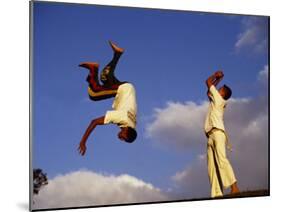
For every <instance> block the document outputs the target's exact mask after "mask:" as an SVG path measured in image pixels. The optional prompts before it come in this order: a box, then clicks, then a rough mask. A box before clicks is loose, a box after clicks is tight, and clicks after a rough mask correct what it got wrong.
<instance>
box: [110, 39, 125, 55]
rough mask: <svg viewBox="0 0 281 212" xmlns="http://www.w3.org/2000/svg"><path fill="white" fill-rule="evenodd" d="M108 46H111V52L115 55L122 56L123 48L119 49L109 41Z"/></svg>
mask: <svg viewBox="0 0 281 212" xmlns="http://www.w3.org/2000/svg"><path fill="white" fill-rule="evenodd" d="M109 45H110V46H111V48H112V50H113V51H114V52H116V53H119V54H122V53H123V52H124V49H123V48H120V47H118V46H116V45H115V44H114V43H112V42H111V41H109Z"/></svg>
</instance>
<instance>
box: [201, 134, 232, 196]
mask: <svg viewBox="0 0 281 212" xmlns="http://www.w3.org/2000/svg"><path fill="white" fill-rule="evenodd" d="M225 145H226V136H225V133H224V132H223V131H221V130H216V129H214V130H212V131H211V132H210V133H209V138H208V144H207V161H208V174H209V180H210V184H211V197H219V196H222V195H223V187H224V188H228V187H229V186H231V185H232V184H233V183H235V182H236V178H235V176H234V172H233V169H232V167H231V165H230V162H229V160H228V159H227V158H226V151H225Z"/></svg>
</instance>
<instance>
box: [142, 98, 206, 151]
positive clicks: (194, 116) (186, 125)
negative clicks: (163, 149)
mask: <svg viewBox="0 0 281 212" xmlns="http://www.w3.org/2000/svg"><path fill="white" fill-rule="evenodd" d="M207 107H208V103H207V102H203V103H201V104H196V103H194V102H185V103H180V102H168V103H167V105H166V107H165V108H156V109H155V110H154V114H153V117H154V121H153V122H152V123H151V124H149V125H147V126H146V135H147V136H148V137H150V138H153V139H154V140H156V141H159V142H161V143H164V144H166V145H169V147H174V148H178V149H184V150H186V149H189V148H190V147H192V148H200V146H201V147H202V145H204V144H205V143H204V142H203V141H204V135H202V130H203V125H202V123H204V118H205V114H206V110H207Z"/></svg>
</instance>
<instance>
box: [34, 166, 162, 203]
mask: <svg viewBox="0 0 281 212" xmlns="http://www.w3.org/2000/svg"><path fill="white" fill-rule="evenodd" d="M166 198H167V197H166V195H165V194H164V193H163V192H162V191H161V190H160V189H158V188H155V187H154V186H153V185H152V184H149V183H146V182H144V181H142V180H140V179H138V178H135V177H133V176H130V175H127V174H124V175H119V176H115V175H103V174H99V173H95V172H92V171H76V172H72V173H68V174H65V175H61V176H57V177H55V178H54V179H51V180H49V184H48V185H47V186H45V187H44V188H43V189H42V190H41V191H40V192H39V195H35V196H34V201H35V204H34V209H35V208H37V209H40V208H41V209H43V208H61V207H77V206H94V205H108V204H120V203H121V204H122V203H136V202H148V201H163V200H166Z"/></svg>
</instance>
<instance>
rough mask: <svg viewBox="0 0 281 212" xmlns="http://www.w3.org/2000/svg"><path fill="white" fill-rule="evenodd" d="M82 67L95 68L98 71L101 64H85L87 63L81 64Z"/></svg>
mask: <svg viewBox="0 0 281 212" xmlns="http://www.w3.org/2000/svg"><path fill="white" fill-rule="evenodd" d="M79 66H80V67H84V68H89V69H91V68H93V69H98V68H99V64H98V63H94V62H85V63H81V64H79Z"/></svg>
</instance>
